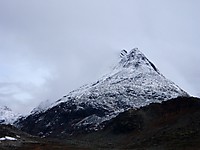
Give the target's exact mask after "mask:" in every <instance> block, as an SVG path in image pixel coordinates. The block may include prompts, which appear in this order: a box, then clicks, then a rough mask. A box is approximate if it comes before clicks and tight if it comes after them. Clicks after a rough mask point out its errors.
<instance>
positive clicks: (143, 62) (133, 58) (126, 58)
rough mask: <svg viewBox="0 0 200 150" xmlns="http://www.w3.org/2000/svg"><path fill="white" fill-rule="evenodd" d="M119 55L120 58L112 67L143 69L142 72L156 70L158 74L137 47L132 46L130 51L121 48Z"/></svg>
mask: <svg viewBox="0 0 200 150" xmlns="http://www.w3.org/2000/svg"><path fill="white" fill-rule="evenodd" d="M120 56H121V60H120V62H119V64H118V65H117V66H116V67H115V68H114V69H125V68H127V69H130V70H136V69H143V71H142V72H144V71H145V72H146V71H156V72H157V73H158V74H160V72H159V70H158V69H157V68H156V66H155V65H154V64H153V63H152V62H150V61H149V60H148V59H147V57H146V56H145V55H144V54H143V53H142V52H141V51H140V50H139V49H138V48H134V49H132V50H131V51H130V52H127V51H126V50H122V52H121V54H120Z"/></svg>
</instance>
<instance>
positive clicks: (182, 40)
mask: <svg viewBox="0 0 200 150" xmlns="http://www.w3.org/2000/svg"><path fill="white" fill-rule="evenodd" d="M199 6H200V2H199V1H197V0H193V1H182V0H177V1H172V0H169V1H163V0H152V1H145V0H125V1H120V0H110V1H106V0H101V1H93V0H85V1H76V0H75V1H70V0H68V1H64V0H59V1H53V0H49V1H34V0H30V1H24V0H18V1H11V0H2V1H1V2H0V52H1V53H0V70H1V71H0V105H1V106H4V105H7V106H9V107H10V108H11V109H12V110H15V111H17V112H20V113H28V112H30V111H31V110H32V109H33V108H34V107H36V106H37V105H38V104H39V103H40V102H41V101H44V100H47V99H49V100H52V101H55V100H57V99H59V98H61V97H62V96H63V95H64V94H67V93H68V92H70V91H72V90H74V89H76V88H78V87H79V86H82V85H83V84H86V83H91V82H92V81H95V80H97V79H98V78H100V77H101V76H102V75H104V74H107V73H109V70H110V69H111V68H112V67H113V66H114V64H116V63H117V62H118V61H119V54H120V51H121V50H122V49H126V50H128V51H129V50H131V49H132V48H134V47H139V49H140V50H141V51H142V52H143V53H144V54H145V55H146V56H147V57H148V58H149V59H150V60H151V61H152V62H153V63H154V64H155V65H156V66H157V67H158V68H159V70H160V71H161V72H162V73H163V74H164V75H165V76H166V77H167V78H168V79H170V80H172V81H173V82H175V83H176V84H177V85H179V86H180V87H181V88H183V89H184V90H185V91H187V92H188V93H189V94H191V95H195V96H200V84H199V83H200V68H199V64H200V59H199V55H200V54H199V53H200V52H199V47H200V43H199V41H198V40H199V39H200V29H199V26H200V16H199V14H200V12H199V11H200V9H199Z"/></svg>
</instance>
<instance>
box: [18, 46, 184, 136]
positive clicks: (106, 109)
mask: <svg viewBox="0 0 200 150" xmlns="http://www.w3.org/2000/svg"><path fill="white" fill-rule="evenodd" d="M178 96H188V94H187V93H186V92H185V91H183V90H182V89H181V88H179V87H178V86H177V85H176V84H174V83H173V82H172V81H170V80H168V79H166V78H165V77H164V76H163V75H162V74H161V73H160V72H159V70H158V69H157V68H156V67H155V65H154V64H153V63H152V62H150V61H149V60H148V59H147V58H146V57H145V55H144V54H142V53H141V52H140V51H139V50H138V49H137V48H135V49H133V50H131V51H130V52H129V53H128V52H127V51H125V50H123V52H122V53H121V60H120V62H119V63H118V64H117V65H116V66H115V67H114V69H113V70H112V71H111V72H110V73H109V74H107V75H105V76H104V77H102V78H101V79H100V80H98V81H96V82H94V83H92V84H88V85H85V86H82V87H80V88H79V89H77V90H74V91H72V92H70V93H69V94H67V95H66V96H64V97H63V98H61V99H60V100H58V101H56V102H55V103H53V104H51V105H50V106H49V107H45V109H43V110H41V109H39V110H40V111H34V112H33V113H32V114H31V115H29V116H28V117H26V118H24V119H21V120H18V123H17V124H16V125H17V126H18V127H19V128H21V129H22V130H23V131H26V132H28V133H31V134H34V135H39V136H50V137H51V136H53V137H55V136H58V137H62V136H67V135H73V134H76V133H81V132H88V131H91V130H98V129H100V128H102V126H101V125H100V124H102V123H103V122H105V121H107V120H110V119H111V118H113V117H115V116H117V115H118V114H119V113H120V112H123V111H125V110H127V109H130V108H140V107H142V106H146V105H148V104H150V103H161V102H162V101H165V100H168V99H171V98H176V97H178ZM36 110H37V109H36Z"/></svg>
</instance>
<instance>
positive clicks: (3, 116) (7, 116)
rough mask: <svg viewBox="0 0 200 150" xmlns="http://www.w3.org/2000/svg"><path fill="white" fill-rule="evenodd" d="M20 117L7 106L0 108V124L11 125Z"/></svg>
mask: <svg viewBox="0 0 200 150" xmlns="http://www.w3.org/2000/svg"><path fill="white" fill-rule="evenodd" d="M20 116H21V115H20V114H17V113H14V112H13V111H12V110H11V109H10V108H8V107H7V106H0V124H13V123H14V122H15V121H16V120H17V119H18V118H19V117H20Z"/></svg>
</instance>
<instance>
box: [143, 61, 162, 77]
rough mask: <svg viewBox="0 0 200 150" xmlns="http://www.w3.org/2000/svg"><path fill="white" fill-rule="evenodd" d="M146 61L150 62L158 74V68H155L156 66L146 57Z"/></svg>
mask: <svg viewBox="0 0 200 150" xmlns="http://www.w3.org/2000/svg"><path fill="white" fill-rule="evenodd" d="M146 59H147V58H146ZM147 61H148V62H149V63H150V65H151V67H152V68H153V69H154V70H155V71H156V72H157V73H158V74H160V73H159V71H158V69H157V68H156V66H155V65H154V64H153V63H152V62H151V61H149V60H148V59H147Z"/></svg>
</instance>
